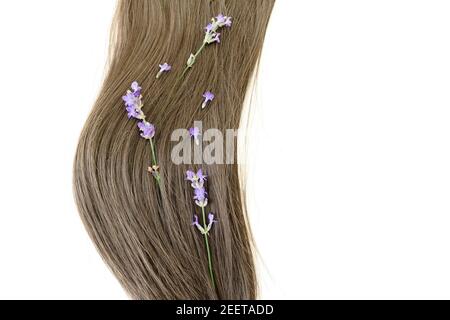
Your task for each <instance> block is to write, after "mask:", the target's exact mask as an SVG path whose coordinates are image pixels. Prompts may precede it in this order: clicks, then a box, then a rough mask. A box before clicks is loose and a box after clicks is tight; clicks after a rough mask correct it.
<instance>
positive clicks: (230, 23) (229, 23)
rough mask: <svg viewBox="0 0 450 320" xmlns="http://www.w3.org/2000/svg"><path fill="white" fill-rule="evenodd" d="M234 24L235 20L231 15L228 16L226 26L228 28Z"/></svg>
mask: <svg viewBox="0 0 450 320" xmlns="http://www.w3.org/2000/svg"><path fill="white" fill-rule="evenodd" d="M232 24H233V21H231V17H226V20H225V24H224V26H225V27H227V28H231V25H232Z"/></svg>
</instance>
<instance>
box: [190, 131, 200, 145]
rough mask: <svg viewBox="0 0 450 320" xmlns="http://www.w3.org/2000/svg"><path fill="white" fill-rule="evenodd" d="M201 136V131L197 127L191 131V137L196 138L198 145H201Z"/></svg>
mask: <svg viewBox="0 0 450 320" xmlns="http://www.w3.org/2000/svg"><path fill="white" fill-rule="evenodd" d="M200 134H201V133H200V129H199V128H197V127H194V128H190V129H189V135H190V136H191V138H194V141H195V144H196V145H200V139H199V137H200Z"/></svg>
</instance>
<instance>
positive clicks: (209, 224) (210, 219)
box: [205, 213, 217, 233]
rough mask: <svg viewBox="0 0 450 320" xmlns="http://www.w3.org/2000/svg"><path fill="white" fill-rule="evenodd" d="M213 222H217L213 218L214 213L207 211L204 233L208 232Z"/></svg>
mask: <svg viewBox="0 0 450 320" xmlns="http://www.w3.org/2000/svg"><path fill="white" fill-rule="evenodd" d="M214 223H217V220H214V214H213V213H209V214H208V226H207V227H206V230H205V231H206V233H208V232H209V231H210V230H211V228H212V226H213V224H214Z"/></svg>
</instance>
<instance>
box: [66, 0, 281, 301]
mask: <svg viewBox="0 0 450 320" xmlns="http://www.w3.org/2000/svg"><path fill="white" fill-rule="evenodd" d="M274 1H275V0H214V1H210V0H119V1H118V5H117V9H116V14H115V18H114V23H113V27H112V36H111V52H110V60H109V64H108V72H107V74H106V77H105V80H104V83H103V86H102V89H101V92H100V94H99V97H98V99H97V101H96V103H95V105H94V107H93V110H92V112H91V114H90V116H89V118H88V120H87V122H86V124H85V126H84V129H83V131H82V134H81V137H80V141H79V145H78V149H77V152H76V157H75V165H74V190H75V197H76V202H77V205H78V208H79V212H80V215H81V218H82V220H83V222H84V224H85V226H86V229H87V231H88V232H89V235H90V236H91V238H92V240H93V242H94V243H95V245H96V247H97V248H98V250H99V252H100V254H101V255H102V257H103V259H104V260H105V261H106V263H107V264H108V266H109V267H110V268H111V270H112V271H113V272H114V274H115V275H116V277H117V278H118V279H119V281H120V282H121V284H122V285H123V287H124V288H125V290H126V291H127V292H128V293H129V294H130V296H131V297H132V298H134V299H255V298H256V297H257V280H256V276H255V266H254V260H253V252H252V245H251V236H250V232H249V228H248V225H247V222H246V212H245V203H244V199H243V196H242V194H243V190H241V184H240V179H239V178H240V177H239V175H238V165H237V164H213V165H206V164H204V165H202V166H201V167H202V168H203V169H204V170H205V171H206V172H207V174H208V176H209V180H208V191H209V198H210V199H211V202H210V208H211V211H213V212H215V213H216V214H217V218H218V219H219V223H218V224H217V226H216V227H215V228H214V229H212V230H211V234H210V244H211V247H212V249H211V251H212V254H213V256H212V260H213V263H214V264H213V268H214V273H215V276H216V286H213V284H212V283H211V281H210V279H209V277H208V265H207V263H205V243H204V242H203V241H202V238H201V237H200V236H199V233H198V232H197V230H195V228H193V227H191V226H190V225H191V223H192V215H193V212H194V209H195V208H194V204H193V201H192V194H191V190H190V188H189V184H188V183H187V182H186V180H185V172H186V170H187V169H188V168H190V167H188V166H186V165H175V164H174V163H173V162H172V161H171V149H172V148H173V146H174V143H173V142H171V134H172V132H173V130H175V129H178V128H189V127H191V126H192V124H193V122H194V121H197V120H198V121H202V122H203V127H204V129H208V128H217V129H219V130H225V129H237V128H238V127H239V124H240V120H241V114H242V110H243V104H244V99H245V96H246V94H247V91H248V87H249V85H250V82H251V79H252V75H253V73H254V72H255V69H256V66H257V63H258V60H259V57H260V53H261V49H262V45H263V42H264V36H265V32H266V28H267V24H268V21H269V18H270V15H271V12H272V8H273V5H274ZM220 12H222V13H224V14H227V15H230V16H232V17H233V27H232V28H231V29H227V30H224V32H223V34H222V39H223V40H222V43H221V44H216V45H211V46H208V47H207V48H206V49H205V50H204V52H203V53H202V54H201V56H200V57H199V58H198V60H197V61H196V64H195V65H194V67H193V68H192V70H190V71H189V72H188V73H186V74H185V75H184V76H181V73H182V70H183V69H184V67H185V65H186V60H187V58H188V57H189V54H190V53H191V52H193V51H195V49H197V47H198V45H199V44H201V43H202V41H203V33H202V27H203V26H204V25H205V24H206V23H207V22H208V21H209V20H210V19H211V17H213V16H216V15H217V14H218V13H220ZM165 61H168V62H171V64H172V66H173V69H172V71H171V72H170V73H167V74H165V75H164V76H163V77H161V78H160V79H156V78H155V75H156V73H157V71H158V64H160V63H162V62H165ZM135 80H137V81H139V83H140V84H141V86H142V88H143V90H142V94H143V97H144V103H145V106H144V109H143V110H144V111H145V114H146V115H147V118H149V119H151V120H152V123H154V124H155V126H156V128H157V131H156V137H155V141H157V144H158V146H157V158H158V159H159V164H160V167H161V168H160V175H161V184H160V190H158V189H159V187H158V186H157V185H156V184H155V181H154V179H153V178H152V176H151V175H150V174H149V173H148V171H147V167H148V166H149V164H150V162H151V153H150V150H149V147H148V144H147V143H146V141H145V140H143V139H141V138H140V137H139V134H138V133H137V132H136V124H135V123H134V122H132V121H127V118H126V114H125V112H124V107H123V101H122V100H121V97H122V95H123V94H124V93H125V92H126V91H127V88H128V87H129V86H130V84H131V82H133V81H135ZM206 89H211V90H212V91H213V92H214V93H215V94H216V97H217V99H216V100H215V101H214V104H212V105H211V107H209V108H207V109H205V110H202V109H201V108H200V104H201V96H202V94H203V92H204V91H205V90H206ZM199 97H200V100H199Z"/></svg>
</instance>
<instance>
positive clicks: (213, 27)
mask: <svg viewBox="0 0 450 320" xmlns="http://www.w3.org/2000/svg"><path fill="white" fill-rule="evenodd" d="M231 25H232V21H231V17H227V16H224V15H223V14H219V15H218V16H217V17H215V18H212V20H211V23H209V24H208V25H207V26H206V27H205V40H204V41H203V42H204V43H206V44H211V43H214V42H217V43H220V33H219V32H217V31H218V30H219V29H220V28H223V27H228V28H230V27H231Z"/></svg>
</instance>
